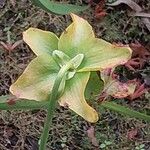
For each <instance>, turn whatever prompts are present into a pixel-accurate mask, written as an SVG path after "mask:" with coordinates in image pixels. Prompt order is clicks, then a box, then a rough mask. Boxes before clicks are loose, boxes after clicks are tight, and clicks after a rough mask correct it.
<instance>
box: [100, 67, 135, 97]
mask: <svg viewBox="0 0 150 150" xmlns="http://www.w3.org/2000/svg"><path fill="white" fill-rule="evenodd" d="M113 75H114V74H113V71H110V70H108V69H106V70H103V71H101V79H102V80H103V81H104V89H103V92H102V95H101V96H100V97H102V98H104V99H106V98H107V97H108V96H112V97H115V98H125V97H127V96H130V95H132V94H133V93H134V92H135V89H136V83H135V82H126V83H123V82H120V81H118V80H117V79H115V78H113ZM103 95H104V97H103Z"/></svg>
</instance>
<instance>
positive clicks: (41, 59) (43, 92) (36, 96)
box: [10, 55, 59, 101]
mask: <svg viewBox="0 0 150 150" xmlns="http://www.w3.org/2000/svg"><path fill="white" fill-rule="evenodd" d="M58 70H59V67H58V66H57V64H56V63H55V61H54V60H53V59H52V57H51V56H49V55H41V56H38V57H37V58H35V59H34V60H32V61H31V63H30V64H29V65H28V67H27V68H26V69H25V71H24V72H23V74H22V75H21V76H20V77H19V79H18V80H17V81H16V82H15V83H14V84H12V85H11V87H10V91H11V93H12V94H14V95H15V96H17V98H25V99H31V100H37V101H39V100H40V101H41V100H47V98H48V97H49V94H50V92H51V89H52V87H53V84H54V80H55V78H56V76H57V72H58Z"/></svg>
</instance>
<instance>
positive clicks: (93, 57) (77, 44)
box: [58, 14, 131, 72]
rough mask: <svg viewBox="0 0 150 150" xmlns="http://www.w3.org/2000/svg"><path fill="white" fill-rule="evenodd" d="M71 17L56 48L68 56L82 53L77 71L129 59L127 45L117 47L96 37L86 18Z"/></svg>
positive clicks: (109, 65) (90, 69)
mask: <svg viewBox="0 0 150 150" xmlns="http://www.w3.org/2000/svg"><path fill="white" fill-rule="evenodd" d="M72 19H73V23H72V24H71V25H70V26H69V27H68V28H67V29H66V30H65V31H64V32H63V33H62V35H61V36H60V40H59V42H58V48H59V50H62V51H64V53H66V54H67V55H68V56H70V57H74V56H75V55H77V54H79V53H81V54H84V60H83V63H82V64H81V65H80V67H79V68H78V72H83V71H97V70H101V69H105V68H108V67H114V66H116V65H118V64H124V63H125V62H127V60H128V59H130V57H131V49H130V48H129V47H128V46H124V47H119V46H116V45H112V44H110V43H108V42H106V41H104V40H102V39H97V38H95V35H94V32H93V30H92V27H91V26H90V24H89V23H88V22H87V21H86V20H84V19H82V18H80V17H78V16H76V15H73V14H72ZM108 54H109V55H108Z"/></svg>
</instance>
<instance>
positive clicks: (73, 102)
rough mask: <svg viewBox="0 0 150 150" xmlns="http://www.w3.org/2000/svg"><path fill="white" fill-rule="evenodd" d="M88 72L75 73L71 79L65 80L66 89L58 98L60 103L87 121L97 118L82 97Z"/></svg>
mask: <svg viewBox="0 0 150 150" xmlns="http://www.w3.org/2000/svg"><path fill="white" fill-rule="evenodd" d="M89 76H90V73H89V72H85V73H83V72H82V73H76V74H75V76H74V77H73V78H72V79H71V80H67V82H66V89H65V91H64V94H63V95H62V97H61V98H60V101H59V103H60V105H61V106H67V107H69V108H70V109H71V110H73V111H74V112H76V113H77V114H78V115H80V116H82V117H83V118H84V119H85V120H87V121H89V122H96V121H97V120H98V114H97V112H96V111H95V110H94V109H93V108H92V107H90V106H89V105H88V104H87V103H86V101H85V98H84V91H85V88H86V84H87V82H88V80H89Z"/></svg>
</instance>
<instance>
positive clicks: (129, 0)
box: [107, 0, 150, 31]
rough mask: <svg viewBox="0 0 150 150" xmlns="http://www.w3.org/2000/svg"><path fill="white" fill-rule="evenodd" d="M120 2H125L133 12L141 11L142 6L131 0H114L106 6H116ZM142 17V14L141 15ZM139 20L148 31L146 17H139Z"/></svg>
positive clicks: (149, 26) (148, 26)
mask: <svg viewBox="0 0 150 150" xmlns="http://www.w3.org/2000/svg"><path fill="white" fill-rule="evenodd" d="M120 4H126V5H128V6H129V7H130V8H131V9H132V10H134V11H135V13H139V12H141V11H142V8H141V7H140V6H139V5H138V4H137V3H135V2H134V1H132V0H117V1H116V2H114V3H112V4H107V5H108V6H117V5H120ZM141 17H142V16H141ZM141 21H142V22H143V23H144V24H145V26H146V27H147V29H148V30H149V31H150V20H149V19H148V18H145V17H144V18H141Z"/></svg>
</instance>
